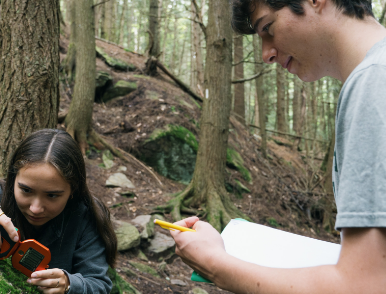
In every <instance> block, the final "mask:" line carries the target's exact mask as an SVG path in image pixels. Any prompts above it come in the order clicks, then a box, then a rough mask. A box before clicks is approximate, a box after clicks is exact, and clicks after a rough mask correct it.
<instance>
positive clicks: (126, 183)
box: [106, 173, 135, 189]
mask: <svg viewBox="0 0 386 294" xmlns="http://www.w3.org/2000/svg"><path fill="white" fill-rule="evenodd" d="M106 186H107V187H121V188H128V189H134V188H135V186H134V184H133V183H132V182H131V181H130V180H129V179H128V178H127V177H126V175H124V174H122V173H115V174H113V175H111V176H110V177H109V178H108V179H107V180H106Z"/></svg>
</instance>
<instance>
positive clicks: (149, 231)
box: [131, 215, 154, 239]
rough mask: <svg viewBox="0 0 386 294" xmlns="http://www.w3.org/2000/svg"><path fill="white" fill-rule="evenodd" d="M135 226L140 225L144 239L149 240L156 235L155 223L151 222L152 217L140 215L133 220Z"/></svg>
mask: <svg viewBox="0 0 386 294" xmlns="http://www.w3.org/2000/svg"><path fill="white" fill-rule="evenodd" d="M131 222H132V223H133V224H136V225H139V226H141V227H142V228H143V231H142V232H141V238H142V239H148V238H151V237H153V235H154V222H153V221H152V220H151V215H139V216H137V217H136V218H135V219H133V220H131Z"/></svg>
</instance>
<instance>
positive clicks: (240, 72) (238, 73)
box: [233, 35, 246, 124]
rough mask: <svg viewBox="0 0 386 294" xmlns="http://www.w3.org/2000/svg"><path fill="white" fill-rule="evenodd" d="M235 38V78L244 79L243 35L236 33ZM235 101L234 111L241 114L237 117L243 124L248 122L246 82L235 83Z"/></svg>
mask: <svg viewBox="0 0 386 294" xmlns="http://www.w3.org/2000/svg"><path fill="white" fill-rule="evenodd" d="M233 40H234V52H233V56H234V57H233V62H234V63H235V64H237V65H236V66H234V79H235V80H242V79H244V63H243V62H241V61H243V59H244V45H243V35H235V37H234V38H233ZM234 103H235V106H234V111H235V113H237V114H238V115H239V116H237V119H238V120H239V121H240V122H241V123H242V124H246V121H245V88H244V83H239V84H235V85H234Z"/></svg>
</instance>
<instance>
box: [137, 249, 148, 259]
mask: <svg viewBox="0 0 386 294" xmlns="http://www.w3.org/2000/svg"><path fill="white" fill-rule="evenodd" d="M138 251H139V252H138V256H137V257H138V258H139V259H140V260H143V261H149V259H148V258H147V256H146V255H145V253H143V252H142V251H141V250H138Z"/></svg>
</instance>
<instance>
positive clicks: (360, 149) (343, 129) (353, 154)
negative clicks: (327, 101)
mask: <svg viewBox="0 0 386 294" xmlns="http://www.w3.org/2000/svg"><path fill="white" fill-rule="evenodd" d="M385 78H386V66H384V65H371V66H369V67H367V68H365V69H363V70H361V71H359V72H357V73H356V74H355V76H353V77H351V78H350V80H348V81H347V84H346V85H344V88H343V90H342V96H341V97H340V99H341V101H340V105H339V109H338V115H337V121H336V126H337V127H336V145H335V149H336V158H335V160H336V162H335V164H336V165H335V166H334V168H335V172H337V174H338V178H339V185H338V186H336V187H335V197H336V203H337V208H338V214H337V220H336V225H335V226H336V228H337V229H341V228H344V227H386V97H385V96H386V82H385Z"/></svg>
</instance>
